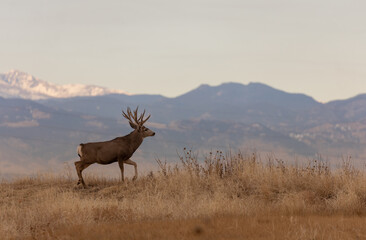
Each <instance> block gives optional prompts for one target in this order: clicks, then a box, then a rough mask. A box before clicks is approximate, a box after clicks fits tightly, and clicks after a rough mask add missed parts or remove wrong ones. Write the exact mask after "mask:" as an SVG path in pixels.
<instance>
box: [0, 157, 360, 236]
mask: <svg viewBox="0 0 366 240" xmlns="http://www.w3.org/2000/svg"><path fill="white" fill-rule="evenodd" d="M180 160H181V164H180V165H176V166H171V165H170V166H168V165H167V164H166V163H164V162H161V161H159V160H158V164H159V166H160V171H159V172H155V173H150V174H147V175H146V176H143V177H140V178H139V179H138V180H137V181H135V182H131V181H127V182H125V183H123V184H122V183H119V182H118V180H113V179H106V178H100V177H93V176H89V177H87V178H86V179H85V180H86V183H87V184H88V185H89V187H88V188H87V189H82V188H80V187H76V186H75V183H76V180H75V179H74V178H73V177H71V176H70V174H66V175H65V176H59V177H58V176H54V175H50V176H44V175H42V176H36V177H33V178H23V179H18V180H14V181H12V182H5V181H4V182H2V183H1V184H0V236H1V238H2V239H120V238H123V239H191V238H202V239H243V238H250V239H366V229H365V228H364V226H365V224H366V217H365V216H366V175H365V174H364V173H363V172H360V171H358V170H356V169H354V168H353V167H352V166H351V165H350V164H349V163H348V162H345V164H344V165H343V167H342V168H341V169H337V170H334V171H331V170H330V169H329V167H328V166H327V164H324V163H323V162H319V161H312V162H309V163H308V164H306V165H305V166H297V167H294V166H288V165H285V164H284V163H283V162H282V161H280V160H276V159H270V158H269V159H267V160H266V161H260V160H258V158H257V156H256V155H255V154H253V155H250V156H243V155H242V154H235V155H231V154H227V155H224V154H223V153H221V152H217V153H211V154H209V155H208V156H207V157H206V158H205V161H204V162H198V161H197V158H196V157H195V156H194V155H193V154H192V152H190V151H185V152H184V154H183V156H182V157H180Z"/></svg>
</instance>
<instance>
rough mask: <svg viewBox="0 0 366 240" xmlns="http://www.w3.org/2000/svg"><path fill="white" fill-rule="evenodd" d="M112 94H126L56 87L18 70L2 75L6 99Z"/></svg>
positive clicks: (1, 89)
mask: <svg viewBox="0 0 366 240" xmlns="http://www.w3.org/2000/svg"><path fill="white" fill-rule="evenodd" d="M111 93H124V92H123V91H119V90H109V89H107V88H104V87H99V86H92V85H82V84H68V85H56V84H52V83H49V82H46V81H43V80H41V79H38V78H36V77H34V76H32V75H30V74H28V73H25V72H21V71H17V70H11V71H9V72H7V73H4V74H0V96H2V97H6V98H25V99H32V100H36V99H45V98H68V97H75V96H99V95H106V94H111Z"/></svg>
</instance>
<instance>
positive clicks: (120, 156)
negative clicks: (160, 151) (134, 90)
mask: <svg viewBox="0 0 366 240" xmlns="http://www.w3.org/2000/svg"><path fill="white" fill-rule="evenodd" d="M137 111H138V107H137V108H136V110H135V111H133V112H132V111H131V109H130V108H129V107H128V108H127V114H126V113H125V112H124V111H122V115H123V116H124V117H125V118H126V119H127V120H128V121H129V123H130V126H131V127H132V128H133V129H135V130H134V131H132V132H131V133H130V134H128V135H126V136H123V137H117V138H115V139H113V140H110V141H106V142H92V143H85V144H80V145H79V146H78V148H77V152H78V155H79V157H80V161H77V162H75V167H76V172H77V174H78V177H79V181H78V183H77V184H78V185H79V184H80V183H81V184H83V187H84V188H85V187H86V185H85V182H84V179H83V176H82V175H81V173H82V171H83V170H84V169H85V168H87V167H88V166H90V165H91V164H93V163H99V164H111V163H114V162H118V165H119V167H120V169H121V174H122V182H123V181H124V169H123V164H124V163H126V164H130V165H133V166H134V167H135V176H134V177H133V180H135V179H136V178H137V164H136V163H135V162H134V161H132V160H131V159H130V157H131V156H132V155H133V153H134V152H135V151H136V150H137V148H138V147H139V146H140V145H141V143H142V141H143V139H144V138H145V137H150V136H154V135H155V132H153V131H151V130H150V129H148V128H146V127H145V126H144V123H145V122H146V121H147V120H148V119H149V118H150V116H151V115H149V116H148V117H147V118H145V119H144V115H145V110H144V112H143V113H142V114H141V115H140V117H138V116H137Z"/></svg>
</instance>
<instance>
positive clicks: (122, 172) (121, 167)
mask: <svg viewBox="0 0 366 240" xmlns="http://www.w3.org/2000/svg"><path fill="white" fill-rule="evenodd" d="M118 165H119V168H120V169H121V175H122V182H124V181H125V173H124V167H123V161H122V160H118Z"/></svg>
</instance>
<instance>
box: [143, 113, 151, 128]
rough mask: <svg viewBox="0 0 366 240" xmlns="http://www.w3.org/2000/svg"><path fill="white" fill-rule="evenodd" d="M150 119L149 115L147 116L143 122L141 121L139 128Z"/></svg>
mask: <svg viewBox="0 0 366 240" xmlns="http://www.w3.org/2000/svg"><path fill="white" fill-rule="evenodd" d="M150 117H151V114H149V116H147V118H146V119H145V120H142V122H141V126H142V125H144V123H146V121H147V120H149V118H150Z"/></svg>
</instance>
